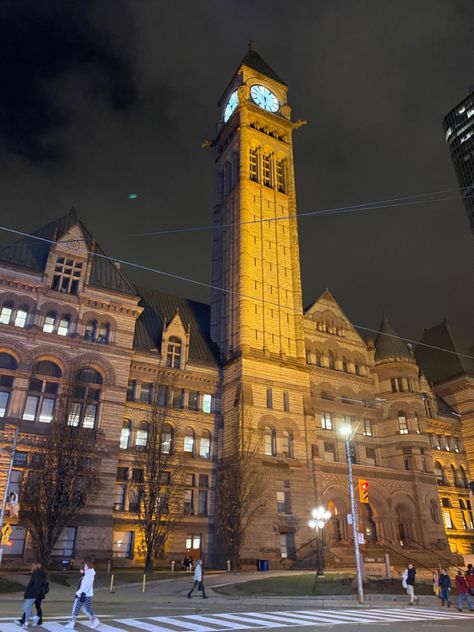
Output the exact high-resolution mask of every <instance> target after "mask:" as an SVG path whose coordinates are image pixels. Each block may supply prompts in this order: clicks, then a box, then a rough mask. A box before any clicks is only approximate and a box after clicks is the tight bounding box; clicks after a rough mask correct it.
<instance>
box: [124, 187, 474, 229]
mask: <svg viewBox="0 0 474 632" xmlns="http://www.w3.org/2000/svg"><path fill="white" fill-rule="evenodd" d="M464 188H467V187H464ZM462 191H463V189H446V190H444V191H434V192H432V193H420V194H417V195H411V196H406V197H399V198H392V199H388V200H380V201H377V202H365V203H363V204H353V205H351V206H339V207H335V208H328V209H321V210H318V211H305V212H302V213H298V214H296V215H286V216H281V217H270V218H266V219H255V220H247V221H245V222H231V223H228V224H206V225H204V226H188V227H183V228H165V229H163V230H157V231H150V232H145V233H132V234H131V235H129V237H151V236H159V235H171V234H175V233H188V232H200V231H207V230H215V229H217V228H231V227H235V226H245V225H248V224H261V223H264V222H277V221H281V220H291V219H299V218H304V217H314V216H320V215H335V214H342V213H354V212H358V211H365V210H369V211H370V210H376V209H381V208H396V207H399V206H414V205H419V204H428V203H430V202H446V201H450V200H460V199H464V197H463V196H462V195H459V192H462ZM447 193H457V195H454V196H449V197H435V196H439V195H445V194H447ZM421 198H427V199H421Z"/></svg>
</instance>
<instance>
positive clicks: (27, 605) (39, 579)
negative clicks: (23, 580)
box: [15, 562, 48, 628]
mask: <svg viewBox="0 0 474 632" xmlns="http://www.w3.org/2000/svg"><path fill="white" fill-rule="evenodd" d="M47 581H48V580H47V576H46V573H45V571H44V570H43V569H42V568H41V564H40V563H39V562H35V563H34V564H32V565H31V576H30V580H29V582H28V585H27V587H26V590H25V593H24V595H23V599H24V602H23V615H22V617H21V619H15V623H16V624H17V625H19V626H21V627H22V628H27V627H28V625H29V622H30V619H31V611H32V608H33V604H34V603H36V601H37V600H38V599H39V603H40V610H39V611H38V610H37V612H38V615H39V616H37V617H34V618H33V621H34V623H35V624H36V623H37V622H38V620H39V619H40V618H41V616H42V613H41V599H42V598H43V597H42V595H43V593H44V592H45V588H46V584H47ZM40 613H41V614H40Z"/></svg>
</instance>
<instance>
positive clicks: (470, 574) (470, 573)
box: [465, 564, 474, 595]
mask: <svg viewBox="0 0 474 632" xmlns="http://www.w3.org/2000/svg"><path fill="white" fill-rule="evenodd" d="M465 577H466V581H467V585H468V586H469V592H470V593H471V595H474V566H473V565H472V564H468V565H467V571H466V575H465Z"/></svg>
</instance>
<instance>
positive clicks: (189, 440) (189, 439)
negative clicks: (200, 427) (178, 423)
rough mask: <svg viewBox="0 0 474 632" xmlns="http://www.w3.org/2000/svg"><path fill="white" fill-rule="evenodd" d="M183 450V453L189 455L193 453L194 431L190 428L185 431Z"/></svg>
mask: <svg viewBox="0 0 474 632" xmlns="http://www.w3.org/2000/svg"><path fill="white" fill-rule="evenodd" d="M183 450H184V452H189V453H190V454H193V453H194V430H193V429H192V428H187V429H186V434H185V435H184V446H183Z"/></svg>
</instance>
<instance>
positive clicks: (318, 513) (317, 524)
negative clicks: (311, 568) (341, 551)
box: [308, 506, 332, 585]
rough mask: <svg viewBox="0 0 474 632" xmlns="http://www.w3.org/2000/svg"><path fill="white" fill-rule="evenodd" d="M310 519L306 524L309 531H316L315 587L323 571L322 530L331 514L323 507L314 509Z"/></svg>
mask: <svg viewBox="0 0 474 632" xmlns="http://www.w3.org/2000/svg"><path fill="white" fill-rule="evenodd" d="M311 515H312V519H311V520H310V521H309V522H308V526H309V527H311V529H315V531H316V566H317V568H316V577H315V580H314V583H315V585H316V581H317V579H318V577H319V576H320V575H322V572H323V569H324V559H323V547H322V540H323V529H324V527H325V526H326V525H327V523H328V522H329V520H330V519H331V515H332V514H331V512H330V511H328V510H327V509H324V507H321V506H319V507H315V508H314V509H313V510H312V511H311Z"/></svg>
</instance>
